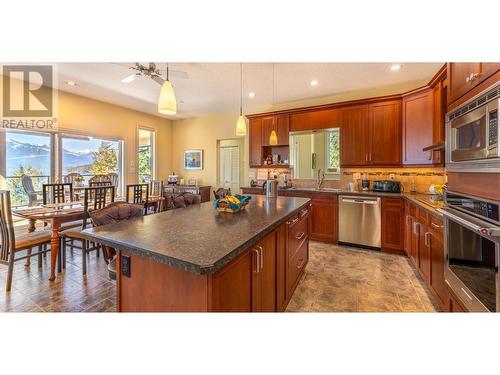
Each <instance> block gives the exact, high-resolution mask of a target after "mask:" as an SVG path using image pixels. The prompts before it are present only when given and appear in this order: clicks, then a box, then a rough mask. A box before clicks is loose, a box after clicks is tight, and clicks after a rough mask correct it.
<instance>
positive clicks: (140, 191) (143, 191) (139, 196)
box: [125, 184, 149, 215]
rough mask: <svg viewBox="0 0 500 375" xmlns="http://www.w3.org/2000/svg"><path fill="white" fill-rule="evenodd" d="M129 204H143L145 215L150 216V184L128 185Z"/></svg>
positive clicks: (127, 197) (127, 196) (127, 199)
mask: <svg viewBox="0 0 500 375" xmlns="http://www.w3.org/2000/svg"><path fill="white" fill-rule="evenodd" d="M125 200H126V202H127V203H133V204H142V205H143V206H144V214H145V215H147V214H148V201H149V185H148V184H132V185H127V194H126V198H125Z"/></svg>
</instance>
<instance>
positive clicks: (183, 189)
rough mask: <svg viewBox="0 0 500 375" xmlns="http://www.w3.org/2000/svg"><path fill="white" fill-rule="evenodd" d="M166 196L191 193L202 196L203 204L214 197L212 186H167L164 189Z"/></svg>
mask: <svg viewBox="0 0 500 375" xmlns="http://www.w3.org/2000/svg"><path fill="white" fill-rule="evenodd" d="M163 192H164V194H165V195H168V194H181V193H191V194H195V195H199V196H200V200H201V203H204V202H209V201H210V200H211V199H212V197H211V195H212V186H210V185H205V186H195V185H175V186H173V185H166V186H164V188H163Z"/></svg>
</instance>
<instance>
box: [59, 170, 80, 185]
mask: <svg viewBox="0 0 500 375" xmlns="http://www.w3.org/2000/svg"><path fill="white" fill-rule="evenodd" d="M77 177H80V173H76V172H73V173H68V174H67V175H66V176H64V177H63V182H65V183H71V184H74V183H75V180H76V179H77Z"/></svg>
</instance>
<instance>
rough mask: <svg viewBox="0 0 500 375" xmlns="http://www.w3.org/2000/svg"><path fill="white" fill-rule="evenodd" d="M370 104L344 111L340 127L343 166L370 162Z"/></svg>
mask: <svg viewBox="0 0 500 375" xmlns="http://www.w3.org/2000/svg"><path fill="white" fill-rule="evenodd" d="M368 133H369V132H368V106H359V107H351V108H346V109H344V110H343V111H342V127H341V129H340V155H341V158H340V162H341V166H353V165H366V164H368V150H367V147H368V136H369V134H368Z"/></svg>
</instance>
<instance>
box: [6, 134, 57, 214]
mask: <svg viewBox="0 0 500 375" xmlns="http://www.w3.org/2000/svg"><path fill="white" fill-rule="evenodd" d="M53 137H54V136H53V135H51V134H46V133H28V132H13V131H9V132H6V133H4V137H2V138H4V145H5V166H4V168H5V172H4V173H5V180H6V183H7V189H9V190H10V191H11V201H12V205H14V206H19V205H25V204H28V196H27V194H26V192H25V190H24V188H23V185H22V179H21V176H22V175H28V176H30V177H31V180H32V183H33V188H34V190H35V191H41V190H42V185H43V184H45V183H49V182H50V181H51V177H52V170H53V168H52V163H53V157H52V155H53V152H52V150H53V148H52V144H53ZM2 146H3V145H2Z"/></svg>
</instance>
